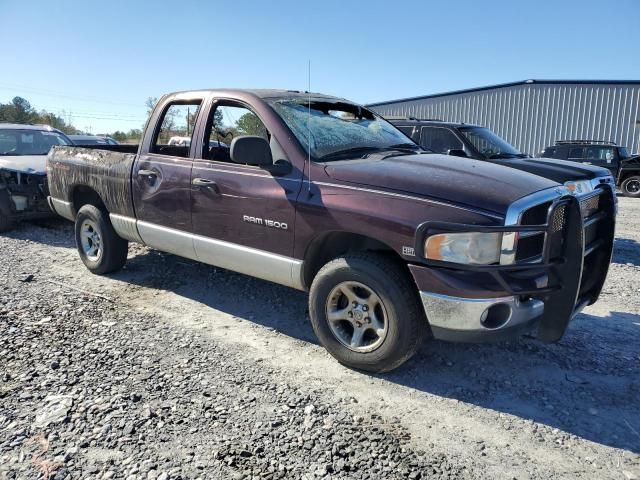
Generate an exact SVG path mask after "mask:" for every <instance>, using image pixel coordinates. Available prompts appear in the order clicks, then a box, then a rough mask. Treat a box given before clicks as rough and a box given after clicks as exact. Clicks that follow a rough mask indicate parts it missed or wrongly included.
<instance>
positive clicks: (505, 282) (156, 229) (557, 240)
mask: <svg viewBox="0 0 640 480" xmlns="http://www.w3.org/2000/svg"><path fill="white" fill-rule="evenodd" d="M175 137H181V138H184V137H186V138H190V141H189V142H186V141H185V142H181V143H180V144H176V142H171V141H170V140H171V139H172V138H175ZM47 169H48V175H49V189H50V195H51V196H50V198H49V202H50V205H51V207H52V208H53V209H54V210H55V211H56V212H57V213H58V214H60V215H62V216H63V217H66V218H68V219H70V220H73V221H75V235H76V243H77V246H78V251H79V253H80V257H81V259H82V261H83V262H84V264H85V265H86V266H87V268H88V269H89V270H91V271H92V272H94V273H97V274H105V273H108V272H113V271H116V270H118V269H119V268H121V267H122V266H123V265H124V263H125V261H126V258H127V245H128V242H130V241H131V242H138V243H141V244H145V245H148V246H149V247H152V248H155V249H158V250H162V251H165V252H170V253H173V254H176V255H180V256H183V257H187V258H191V259H194V260H197V261H201V262H205V263H208V264H211V265H216V266H218V267H222V268H226V269H230V270H234V271H237V272H241V273H244V274H248V275H252V276H255V277H259V278H262V279H266V280H270V281H273V282H277V283H280V284H283V285H287V286H289V287H292V288H296V289H300V290H308V291H309V292H310V300H309V312H310V317H311V322H312V323H313V328H314V330H315V333H316V334H317V336H318V339H319V340H320V342H321V343H322V344H323V345H324V346H325V347H326V348H327V350H328V351H329V352H330V353H331V354H332V355H333V356H335V357H336V358H337V359H338V360H339V361H340V362H342V363H344V364H346V365H348V366H351V367H355V368H359V369H364V370H369V371H385V370H390V369H392V368H395V367H397V366H398V365H400V364H401V363H403V362H404V361H405V360H407V359H408V358H409V357H411V355H412V354H413V353H414V352H415V351H416V349H417V347H418V345H419V344H420V342H421V340H422V339H423V338H425V337H435V338H439V339H445V340H454V341H480V340H492V339H503V338H508V337H512V336H514V335H517V334H519V333H522V332H525V331H529V330H532V329H533V328H534V327H535V328H537V332H538V336H539V337H540V338H542V339H543V340H546V341H557V340H559V339H560V338H561V337H562V335H563V333H564V331H565V329H566V327H567V325H568V323H569V321H570V320H571V319H572V318H573V316H574V315H575V313H576V312H578V311H579V310H580V309H581V308H582V307H584V306H585V305H589V304H592V303H593V302H595V301H596V300H597V298H598V295H599V294H600V290H601V288H602V285H603V283H604V280H605V277H606V274H607V270H608V267H609V262H610V259H611V251H612V245H613V235H614V221H615V210H616V201H615V195H614V191H613V188H612V179H611V177H610V176H609V174H608V172H607V171H606V170H604V169H595V170H594V172H595V175H594V178H592V179H591V180H590V181H588V182H587V184H585V183H584V182H583V183H582V184H581V185H580V188H579V193H580V196H576V195H575V193H576V191H575V189H574V191H573V194H572V192H571V191H570V189H569V188H567V186H566V185H564V181H562V182H558V181H557V180H551V179H549V178H545V177H544V176H540V174H538V175H534V174H532V173H527V172H524V171H519V170H516V169H513V168H508V167H505V166H501V165H496V164H493V163H489V162H483V161H478V160H474V159H469V158H461V157H450V156H443V155H439V154H433V153H431V154H429V153H426V152H424V151H423V150H421V148H420V147H419V146H418V145H416V144H415V143H413V142H411V141H410V140H409V139H408V138H407V137H406V136H405V135H403V134H402V133H401V132H400V131H399V130H397V129H396V128H395V127H393V126H392V125H391V124H389V123H388V122H387V121H385V120H384V119H382V118H381V117H379V116H377V115H376V114H374V113H373V112H371V111H369V110H367V109H366V108H364V107H362V106H360V105H356V104H354V103H351V102H349V101H347V100H344V99H340V98H335V97H330V96H325V95H320V94H315V93H313V94H309V93H305V92H294V91H275V90H203V91H191V92H181V93H174V94H171V95H166V96H164V97H163V98H162V99H161V100H160V101H159V102H158V105H157V106H156V108H155V110H154V112H153V113H152V115H151V117H150V119H149V121H148V124H147V127H146V129H145V133H144V137H143V139H142V142H141V144H140V145H139V146H126V145H116V146H96V147H95V148H86V147H82V148H81V147H56V148H54V149H53V150H52V152H51V153H50V155H49V158H48V165H47ZM567 180H569V179H567Z"/></svg>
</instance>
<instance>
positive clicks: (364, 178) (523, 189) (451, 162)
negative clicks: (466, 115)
mask: <svg viewBox="0 0 640 480" xmlns="http://www.w3.org/2000/svg"><path fill="white" fill-rule="evenodd" d="M325 171H326V172H327V174H328V175H329V176H330V177H331V178H334V179H336V180H340V181H343V182H350V183H358V184H361V185H367V186H373V187H379V188H381V189H385V190H393V191H396V192H404V193H410V194H414V195H419V196H423V197H426V198H433V199H437V200H442V201H445V202H448V203H452V204H455V205H461V206H467V207H470V208H475V209H482V210H486V211H491V212H494V213H498V214H500V215H504V214H505V213H506V210H507V208H508V206H509V205H510V204H511V203H513V202H514V201H515V200H517V199H519V198H521V197H524V196H526V195H529V194H531V193H534V192H537V191H539V190H543V189H545V188H551V187H555V186H558V183H557V182H554V181H553V180H549V179H546V178H543V177H539V176H536V175H531V174H529V173H527V172H523V171H520V170H517V169H515V168H507V167H504V166H502V165H497V164H495V163H490V162H485V161H480V160H473V159H470V158H463V157H451V156H448V155H438V154H415V155H397V156H386V157H385V156H382V155H371V156H369V157H368V158H365V159H353V160H346V161H335V162H331V163H327V165H326V166H325Z"/></svg>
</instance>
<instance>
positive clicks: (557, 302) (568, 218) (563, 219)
mask: <svg viewBox="0 0 640 480" xmlns="http://www.w3.org/2000/svg"><path fill="white" fill-rule="evenodd" d="M548 221H549V225H550V226H551V228H552V231H551V232H550V234H549V235H550V238H548V239H547V242H545V243H546V247H545V256H546V257H547V260H556V259H559V260H561V262H560V264H559V265H556V266H555V267H554V272H553V273H552V275H554V276H555V277H556V279H555V280H556V281H557V282H559V284H560V285H561V288H560V290H558V291H556V292H554V293H553V294H551V295H549V296H548V297H547V298H546V299H545V302H544V303H545V305H544V314H543V315H542V318H541V319H540V323H539V324H538V338H539V339H541V340H543V341H545V342H557V341H558V340H560V339H561V338H562V336H563V335H564V332H565V330H566V329H567V326H568V325H569V322H570V321H571V319H572V318H573V315H574V312H575V309H576V307H577V305H576V303H577V302H578V294H579V292H580V280H581V278H582V269H583V262H584V232H583V225H582V214H581V212H580V204H579V203H578V201H577V200H576V199H575V198H571V199H568V200H567V201H566V202H562V203H560V204H559V205H558V206H557V207H556V208H555V209H554V210H552V211H551V212H550V214H549V220H548ZM563 225H565V229H564V232H563ZM563 237H564V238H563ZM558 250H559V251H558Z"/></svg>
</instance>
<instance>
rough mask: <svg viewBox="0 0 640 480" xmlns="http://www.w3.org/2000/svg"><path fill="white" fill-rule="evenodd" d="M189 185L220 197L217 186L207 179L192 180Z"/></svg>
mask: <svg viewBox="0 0 640 480" xmlns="http://www.w3.org/2000/svg"><path fill="white" fill-rule="evenodd" d="M191 183H192V184H193V185H194V186H196V187H199V188H202V189H204V190H207V191H209V192H211V193H215V194H216V195H220V189H219V188H218V184H217V183H216V182H214V181H213V180H209V179H208V178H194V179H193V180H192V181H191Z"/></svg>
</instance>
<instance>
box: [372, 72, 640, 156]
mask: <svg viewBox="0 0 640 480" xmlns="http://www.w3.org/2000/svg"><path fill="white" fill-rule="evenodd" d="M371 108H372V109H373V110H375V111H376V112H378V113H380V114H381V115H383V116H385V115H387V116H411V117H416V118H437V119H440V120H446V121H455V122H466V123H475V124H478V125H483V126H486V127H488V128H490V129H491V130H493V131H494V132H496V133H497V134H498V135H500V136H501V137H503V138H504V139H506V140H507V141H508V142H509V143H511V144H513V145H514V146H516V147H517V148H518V149H519V150H520V151H522V152H527V153H538V152H539V151H540V150H542V149H543V148H544V147H546V146H548V145H552V144H553V142H554V141H555V140H563V139H595V140H611V141H614V142H616V143H618V144H619V145H626V146H627V148H628V149H629V152H630V153H631V152H637V151H640V85H638V84H623V83H620V84H598V83H593V84H571V83H565V84H553V83H539V84H538V83H530V84H528V83H525V84H520V85H512V86H505V87H496V88H491V89H486V90H480V91H472V92H467V93H459V94H449V95H441V96H433V97H429V98H423V99H416V100H406V101H399V102H396V103H387V104H383V105H375V104H374V105H371Z"/></svg>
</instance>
